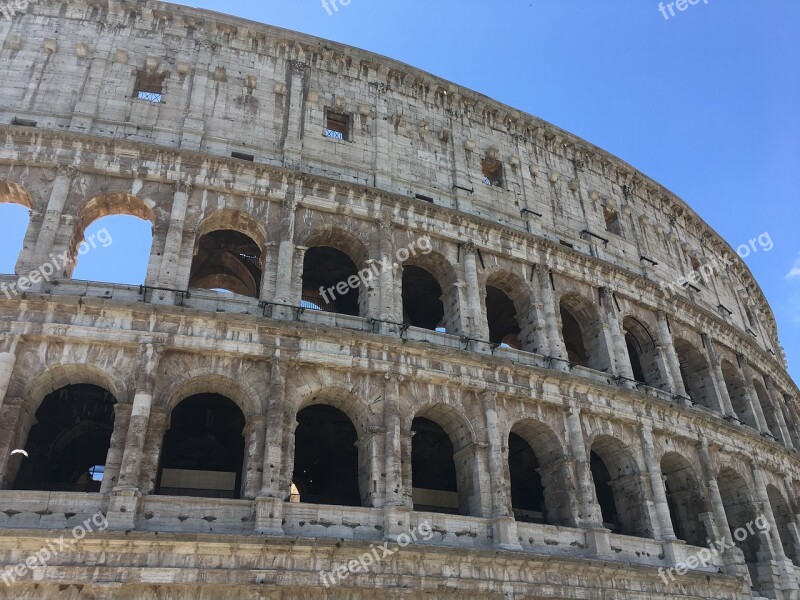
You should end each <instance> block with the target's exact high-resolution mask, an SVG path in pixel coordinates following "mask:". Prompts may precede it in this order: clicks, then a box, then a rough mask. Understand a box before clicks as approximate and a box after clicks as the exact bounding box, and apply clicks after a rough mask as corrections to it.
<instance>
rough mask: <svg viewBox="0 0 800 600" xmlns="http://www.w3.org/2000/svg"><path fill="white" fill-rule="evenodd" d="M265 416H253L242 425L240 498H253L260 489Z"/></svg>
mask: <svg viewBox="0 0 800 600" xmlns="http://www.w3.org/2000/svg"><path fill="white" fill-rule="evenodd" d="M266 426H267V418H266V417H264V416H254V417H250V418H249V419H248V420H247V424H246V425H245V427H244V438H245V441H246V446H247V450H246V452H247V453H246V454H245V457H244V465H243V466H242V473H243V475H244V476H243V478H242V479H243V481H242V498H246V499H248V500H253V499H254V498H255V497H256V496H258V493H259V491H260V490H261V474H262V472H263V470H264V468H263V467H264V432H265V431H266Z"/></svg>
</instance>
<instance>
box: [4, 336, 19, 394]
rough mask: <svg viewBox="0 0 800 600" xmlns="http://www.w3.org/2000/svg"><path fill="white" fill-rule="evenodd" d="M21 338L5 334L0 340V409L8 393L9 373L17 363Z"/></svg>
mask: <svg viewBox="0 0 800 600" xmlns="http://www.w3.org/2000/svg"><path fill="white" fill-rule="evenodd" d="M21 340H22V336H19V335H7V336H5V337H4V338H3V339H2V341H0V409H1V408H3V400H5V397H6V394H7V393H8V386H9V384H10V383H11V375H12V373H13V372H14V366H15V365H16V364H17V347H18V345H19V342H20V341H21Z"/></svg>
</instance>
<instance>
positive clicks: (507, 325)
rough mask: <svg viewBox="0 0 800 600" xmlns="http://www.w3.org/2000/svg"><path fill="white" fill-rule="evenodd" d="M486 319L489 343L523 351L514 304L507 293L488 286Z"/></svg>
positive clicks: (520, 330)
mask: <svg viewBox="0 0 800 600" xmlns="http://www.w3.org/2000/svg"><path fill="white" fill-rule="evenodd" d="M486 318H487V320H488V323H489V341H490V342H492V343H493V344H501V345H505V346H508V347H510V348H514V349H516V350H522V341H521V340H520V333H521V332H522V329H521V328H520V326H519V321H518V319H517V309H516V308H515V306H514V302H513V301H512V300H511V298H509V297H508V296H507V295H506V293H505V292H503V291H502V290H501V289H500V288H497V287H495V286H493V285H487V286H486Z"/></svg>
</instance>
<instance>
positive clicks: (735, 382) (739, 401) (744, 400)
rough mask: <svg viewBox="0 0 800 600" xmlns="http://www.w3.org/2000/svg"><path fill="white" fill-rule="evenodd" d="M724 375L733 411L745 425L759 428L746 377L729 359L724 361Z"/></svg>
mask: <svg viewBox="0 0 800 600" xmlns="http://www.w3.org/2000/svg"><path fill="white" fill-rule="evenodd" d="M722 377H723V378H724V379H725V387H726V388H727V389H728V396H730V399H731V405H732V406H733V412H735V413H736V418H738V419H739V421H740V422H741V423H743V424H745V425H749V426H750V427H753V428H755V429H758V422H757V421H756V416H755V414H753V407H752V406H751V405H750V396H749V394H748V393H747V388H746V387H745V385H744V378H743V377H742V375H741V374H740V372H739V369H738V368H737V367H735V366H733V365H732V364H731V363H730V362H729V361H727V360H723V361H722Z"/></svg>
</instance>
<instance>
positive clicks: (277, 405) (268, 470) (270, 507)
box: [255, 358, 296, 536]
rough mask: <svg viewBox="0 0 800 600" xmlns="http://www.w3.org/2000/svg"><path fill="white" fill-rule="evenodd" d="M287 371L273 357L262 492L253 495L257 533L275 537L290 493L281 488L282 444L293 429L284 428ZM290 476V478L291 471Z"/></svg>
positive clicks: (279, 531) (285, 421)
mask: <svg viewBox="0 0 800 600" xmlns="http://www.w3.org/2000/svg"><path fill="white" fill-rule="evenodd" d="M286 370H287V366H286V362H285V361H283V360H281V359H280V358H275V359H273V361H272V366H271V368H270V381H269V398H268V401H267V418H266V428H265V431H264V444H263V446H264V465H263V467H262V473H261V492H260V493H259V495H258V498H256V527H255V528H256V532H257V533H262V534H267V535H277V536H281V535H283V527H282V520H283V501H284V499H285V498H286V496H287V495H288V494H289V490H288V489H284V487H283V485H284V482H283V476H282V474H283V463H284V446H285V445H286V444H287V440H286V436H288V435H292V436H293V435H294V431H293V430H292V431H287V430H286V429H287V427H286V425H287V414H286ZM295 423H296V421H295ZM290 447H291V446H290ZM289 479H290V481H291V473H289ZM290 485H291V483H290Z"/></svg>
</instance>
